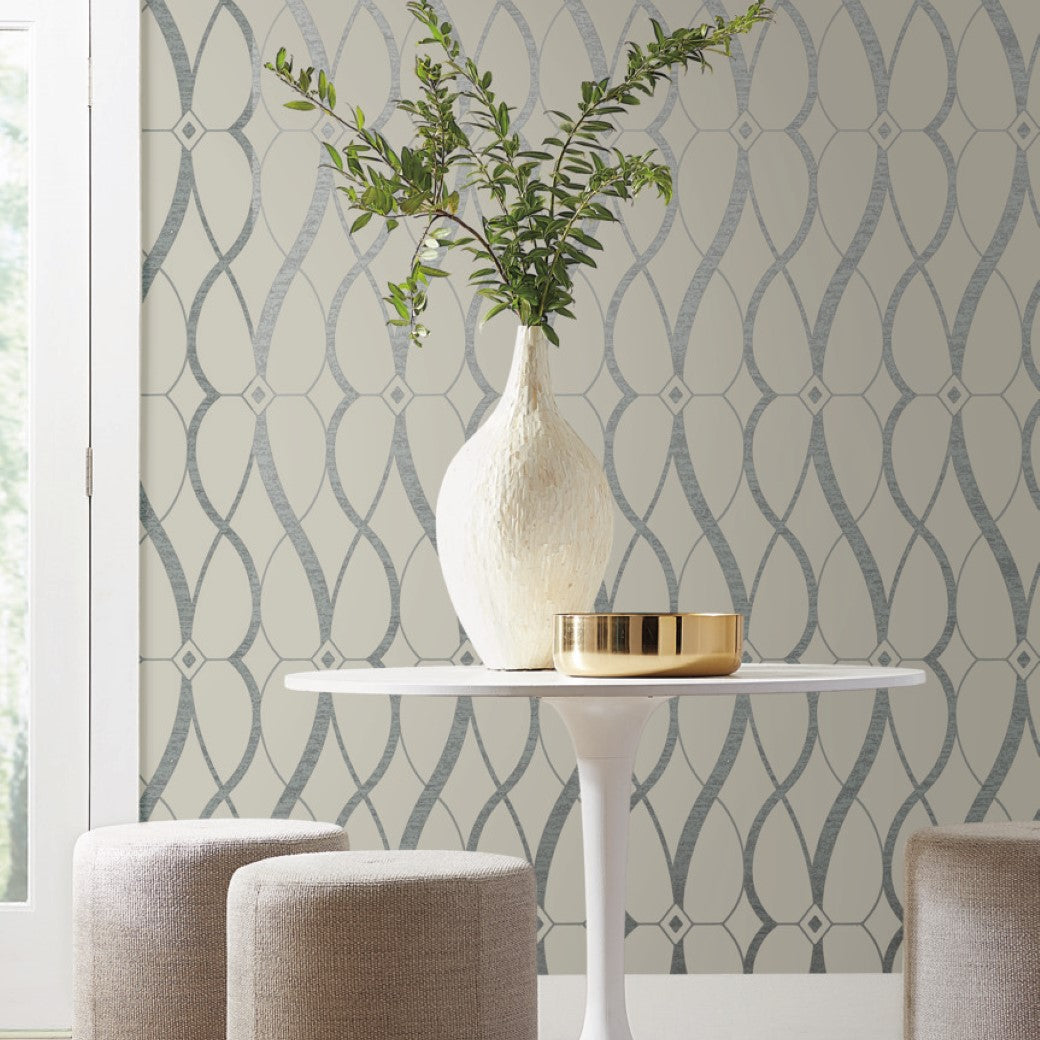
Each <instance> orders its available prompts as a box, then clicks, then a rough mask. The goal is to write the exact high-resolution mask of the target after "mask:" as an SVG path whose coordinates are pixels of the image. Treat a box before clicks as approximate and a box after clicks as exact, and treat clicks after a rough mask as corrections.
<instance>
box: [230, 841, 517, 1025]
mask: <svg viewBox="0 0 1040 1040" xmlns="http://www.w3.org/2000/svg"><path fill="white" fill-rule="evenodd" d="M535 913H536V911H535V890H534V873H533V871H532V870H531V867H530V866H529V865H528V864H527V863H526V862H524V861H523V860H519V859H514V858H512V857H510V856H495V855H485V854H483V853H476V852H426V851H422V852H347V853H325V854H319V855H313V856H292V857H283V858H279V859H270V860H265V861H264V862H262V863H254V864H252V865H251V866H248V867H243V868H242V869H241V870H240V871H238V873H237V874H235V877H234V878H233V880H232V882H231V888H230V890H229V892H228V1037H229V1038H233V1040H315V1038H316V1037H349V1038H350V1040H536V1034H537V993H536V983H537V979H536V967H535Z"/></svg>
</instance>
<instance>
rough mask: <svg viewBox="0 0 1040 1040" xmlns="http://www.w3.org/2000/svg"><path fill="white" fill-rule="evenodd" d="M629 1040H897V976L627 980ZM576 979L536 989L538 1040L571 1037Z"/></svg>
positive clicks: (577, 1017)
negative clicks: (630, 1038) (631, 1038)
mask: <svg viewBox="0 0 1040 1040" xmlns="http://www.w3.org/2000/svg"><path fill="white" fill-rule="evenodd" d="M626 992H627V995H628V1011H629V1020H630V1022H631V1025H632V1034H633V1037H634V1040H692V1038H695V1037H710V1038H711V1040H901V1038H902V1036H903V976H902V975H629V976H628V977H627V986H626ZM584 998H585V977H584V976H583V975H547V976H544V977H543V978H541V979H539V984H538V1038H539V1040H577V1037H578V1034H579V1033H580V1031H581V1014H582V1008H583V1005H584Z"/></svg>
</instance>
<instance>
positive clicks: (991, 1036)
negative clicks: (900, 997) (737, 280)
mask: <svg viewBox="0 0 1040 1040" xmlns="http://www.w3.org/2000/svg"><path fill="white" fill-rule="evenodd" d="M903 922H904V934H905V939H906V945H905V964H904V969H903V971H904V982H903V985H904V994H905V1000H904V1036H905V1040H1037V1037H1040V823H971V824H962V825H960V826H955V827H933V828H929V829H927V830H923V831H918V832H917V833H916V834H913V835H911V836H910V840H909V841H908V842H907V846H906V910H905V914H904V917H903Z"/></svg>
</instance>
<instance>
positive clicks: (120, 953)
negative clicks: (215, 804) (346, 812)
mask: <svg viewBox="0 0 1040 1040" xmlns="http://www.w3.org/2000/svg"><path fill="white" fill-rule="evenodd" d="M344 848H346V837H345V835H344V833H343V830H342V829H341V828H339V827H335V826H332V825H331V824H325V823H307V822H305V821H301V820H185V821H169V822H165V821H164V822H157V823H137V824H129V825H127V826H124V827H102V828H100V829H98V830H95V831H90V832H89V833H87V834H84V835H83V836H82V837H81V838H80V839H79V841H78V842H77V843H76V853H75V861H74V867H73V871H74V886H75V887H74V917H75V921H74V954H75V961H76V974H75V999H74V1023H73V1035H74V1036H75V1037H76V1040H224V1036H225V1029H226V1010H225V1009H226V999H225V998H226V989H225V981H226V976H225V963H226V941H225V922H226V901H227V887H228V883H229V882H230V881H231V875H232V874H234V872H235V871H236V870H237V869H238V868H239V867H241V866H243V865H244V864H246V863H252V862H253V861H254V860H258V859H262V858H263V857H265V856H282V855H285V854H287V853H296V852H319V851H325V850H333V849H344Z"/></svg>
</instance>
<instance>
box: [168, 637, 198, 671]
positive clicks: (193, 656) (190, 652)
mask: <svg viewBox="0 0 1040 1040" xmlns="http://www.w3.org/2000/svg"><path fill="white" fill-rule="evenodd" d="M173 663H174V664H175V665H176V666H177V668H178V670H179V671H180V673H181V675H183V676H184V678H185V679H193V678H194V677H195V673H196V672H197V671H198V670H199V669H200V668H201V667H202V666H203V665H204V664H205V663H206V659H205V657H203V656H202V651H201V650H200V649H199V648H198V647H197V646H196V645H195V644H194V643H193V642H192V641H191V640H190V639H189V640H187V641H186V642H185V643H184V644H183V646H181V648H180V650H178V651H177V653H175V654H174V655H173Z"/></svg>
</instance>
